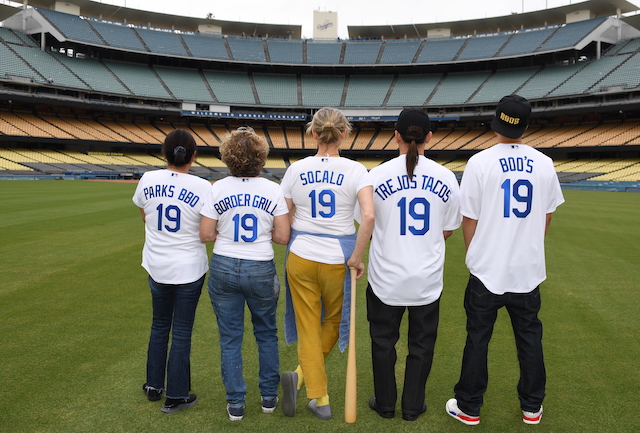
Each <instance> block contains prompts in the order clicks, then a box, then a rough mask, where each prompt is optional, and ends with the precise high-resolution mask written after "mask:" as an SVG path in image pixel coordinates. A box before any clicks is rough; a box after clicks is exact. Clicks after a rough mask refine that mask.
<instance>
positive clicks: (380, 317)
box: [367, 285, 440, 415]
mask: <svg viewBox="0 0 640 433" xmlns="http://www.w3.org/2000/svg"><path fill="white" fill-rule="evenodd" d="M405 310H408V311H409V314H408V315H409V329H408V339H407V340H408V348H409V353H408V355H407V359H406V368H405V373H404V386H403V391H402V412H403V413H405V414H408V415H419V414H420V413H421V412H422V406H423V404H424V402H425V386H426V384H427V378H428V377H429V372H430V371H431V364H432V363H433V351H434V347H435V344H436V337H437V335H438V320H439V317H440V299H438V300H436V301H435V302H432V303H431V304H428V305H420V306H411V307H403V306H396V305H387V304H385V303H383V302H382V301H381V300H380V299H379V298H378V297H377V296H376V295H375V293H373V290H372V289H371V285H368V286H367V320H368V321H369V334H370V336H371V360H372V363H373V388H374V392H375V396H376V404H377V405H378V406H379V407H380V409H382V410H384V411H393V410H395V407H396V399H397V396H398V393H397V388H396V373H395V366H396V360H397V353H396V348H395V345H396V343H397V342H398V339H399V338H400V323H401V322H402V316H403V315H404V312H405Z"/></svg>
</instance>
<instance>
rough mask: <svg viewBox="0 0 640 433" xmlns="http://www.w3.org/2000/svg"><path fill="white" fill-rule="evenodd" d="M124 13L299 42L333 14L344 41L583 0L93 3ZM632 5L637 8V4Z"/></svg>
mask: <svg viewBox="0 0 640 433" xmlns="http://www.w3.org/2000/svg"><path fill="white" fill-rule="evenodd" d="M97 1H100V2H102V3H108V4H113V5H118V6H125V7H128V8H134V9H142V10H148V11H153V12H162V13H166V14H171V15H184V16H190V17H198V18H205V17H206V16H207V14H209V13H211V14H212V15H213V17H214V18H215V19H218V20H224V21H243V22H253V23H266V24H293V25H301V26H302V35H303V37H308V38H310V37H312V36H313V28H312V27H313V11H314V10H320V11H332V12H337V13H338V35H339V36H340V37H341V38H347V37H348V33H347V26H348V25H352V26H359V25H387V24H423V23H438V22H448V21H461V20H469V19H476V18H488V17H497V16H505V15H510V14H512V13H522V12H525V13H526V12H532V11H536V10H542V9H548V8H554V7H559V6H566V5H569V4H576V3H580V2H581V1H583V0H494V1H491V0H489V1H479V0H446V1H417V0H391V1H389V0H222V1H202V0H182V1H176V0H97ZM631 2H632V3H633V4H636V5H637V4H638V3H640V2H639V1H637V0H632V1H631Z"/></svg>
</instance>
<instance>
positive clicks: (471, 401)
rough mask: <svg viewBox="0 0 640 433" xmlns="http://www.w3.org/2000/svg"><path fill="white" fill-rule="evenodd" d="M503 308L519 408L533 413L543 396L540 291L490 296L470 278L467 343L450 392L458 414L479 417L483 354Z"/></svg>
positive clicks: (483, 386) (484, 372)
mask: <svg viewBox="0 0 640 433" xmlns="http://www.w3.org/2000/svg"><path fill="white" fill-rule="evenodd" d="M502 307H506V309H507V312H508V313H509V316H510V318H511V327H512V328H513V334H514V336H515V340H516V349H517V352H518V361H519V363H520V380H519V382H518V397H519V398H520V407H521V409H522V410H525V411H527V412H537V411H538V410H539V409H540V405H541V404H542V400H543V399H544V396H545V383H546V377H547V376H546V371H545V367H544V357H543V354H542V322H541V321H540V319H538V312H539V311H540V288H539V287H536V288H535V289H534V290H533V291H531V292H529V293H505V294H504V295H494V294H493V293H491V292H489V290H487V288H486V287H485V286H484V284H482V282H481V281H480V280H479V279H478V278H476V277H475V276H473V275H471V276H470V277H469V283H468V284H467V289H466V292H465V295H464V308H465V310H466V312H467V342H466V345H465V348H464V354H463V356H462V371H461V373H460V381H459V382H458V383H457V384H456V386H455V388H454V391H455V395H456V399H457V400H458V407H459V408H460V410H462V411H463V412H465V413H466V414H468V415H472V416H479V415H480V407H481V406H482V403H483V394H484V392H485V391H486V390H487V382H488V369H487V354H488V349H489V340H491V334H492V333H493V325H494V324H495V321H496V318H497V317H498V310H499V309H500V308H502Z"/></svg>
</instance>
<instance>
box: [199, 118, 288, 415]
mask: <svg viewBox="0 0 640 433" xmlns="http://www.w3.org/2000/svg"><path fill="white" fill-rule="evenodd" d="M220 153H221V156H222V161H223V162H224V163H225V164H226V165H227V167H228V168H229V170H230V172H231V176H229V177H227V178H225V179H222V180H219V181H218V182H216V183H214V184H213V185H212V186H211V189H210V192H209V195H208V196H207V199H206V203H205V206H204V207H203V209H202V211H201V213H202V222H201V224H200V239H201V240H202V241H203V242H211V241H215V244H214V246H213V255H212V256H211V263H210V266H209V269H210V270H211V272H210V273H209V283H208V291H209V297H210V298H211V304H212V305H213V310H214V312H215V314H216V318H217V322H218V328H219V331H220V357H221V370H222V380H223V382H224V386H225V388H226V390H227V397H226V398H227V413H228V415H229V419H230V420H231V421H240V420H241V419H242V418H243V417H244V409H245V399H246V393H247V386H246V384H245V381H244V379H243V377H242V350H241V349H242V337H243V335H244V305H245V303H246V304H247V306H248V307H249V310H250V311H251V322H252V323H253V334H254V336H255V338H256V343H257V344H258V357H259V362H260V371H259V382H258V386H259V387H260V395H261V402H262V411H263V412H265V413H272V412H273V411H274V410H275V408H276V405H277V403H278V383H279V382H280V361H279V356H278V335H277V327H276V308H277V306H278V297H279V295H280V283H279V281H278V276H277V275H276V268H275V262H274V260H273V256H274V254H273V245H272V243H271V241H273V242H276V243H278V244H282V245H286V243H287V242H288V241H289V217H288V215H287V213H288V210H287V204H286V202H285V200H284V197H283V196H282V191H281V190H280V186H279V185H278V184H276V183H275V182H272V181H270V180H267V179H264V178H262V177H259V174H260V170H262V167H264V164H265V162H266V161H267V154H268V153H269V147H268V145H267V143H266V142H265V141H264V140H263V139H262V138H260V137H259V136H258V135H257V134H256V133H255V132H254V131H253V129H251V128H247V127H242V128H238V129H237V130H236V131H233V132H232V133H231V134H230V135H229V136H227V137H226V139H225V140H224V141H223V142H222V144H221V145H220Z"/></svg>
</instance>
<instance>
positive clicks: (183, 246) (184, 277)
mask: <svg viewBox="0 0 640 433" xmlns="http://www.w3.org/2000/svg"><path fill="white" fill-rule="evenodd" d="M209 188H211V184H210V183H209V182H208V181H207V180H205V179H202V178H199V177H197V176H193V175H190V174H186V173H176V172H174V171H171V170H154V171H149V172H146V173H145V174H144V175H143V176H142V178H141V179H140V182H139V183H138V187H137V188H136V192H135V194H134V196H133V202H134V203H135V204H136V206H138V207H140V208H142V209H143V210H144V213H145V221H146V223H145V233H146V237H145V242H144V248H143V250H142V267H144V268H145V269H146V270H147V272H148V273H149V275H150V276H151V278H153V279H154V280H155V281H157V282H158V283H162V284H186V283H192V282H194V281H197V280H198V279H199V278H200V277H202V276H203V275H204V274H205V273H206V272H207V269H208V259H207V248H206V245H205V244H204V243H202V242H200V209H201V208H202V204H203V203H204V198H205V196H206V194H207V193H208V192H209Z"/></svg>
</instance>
